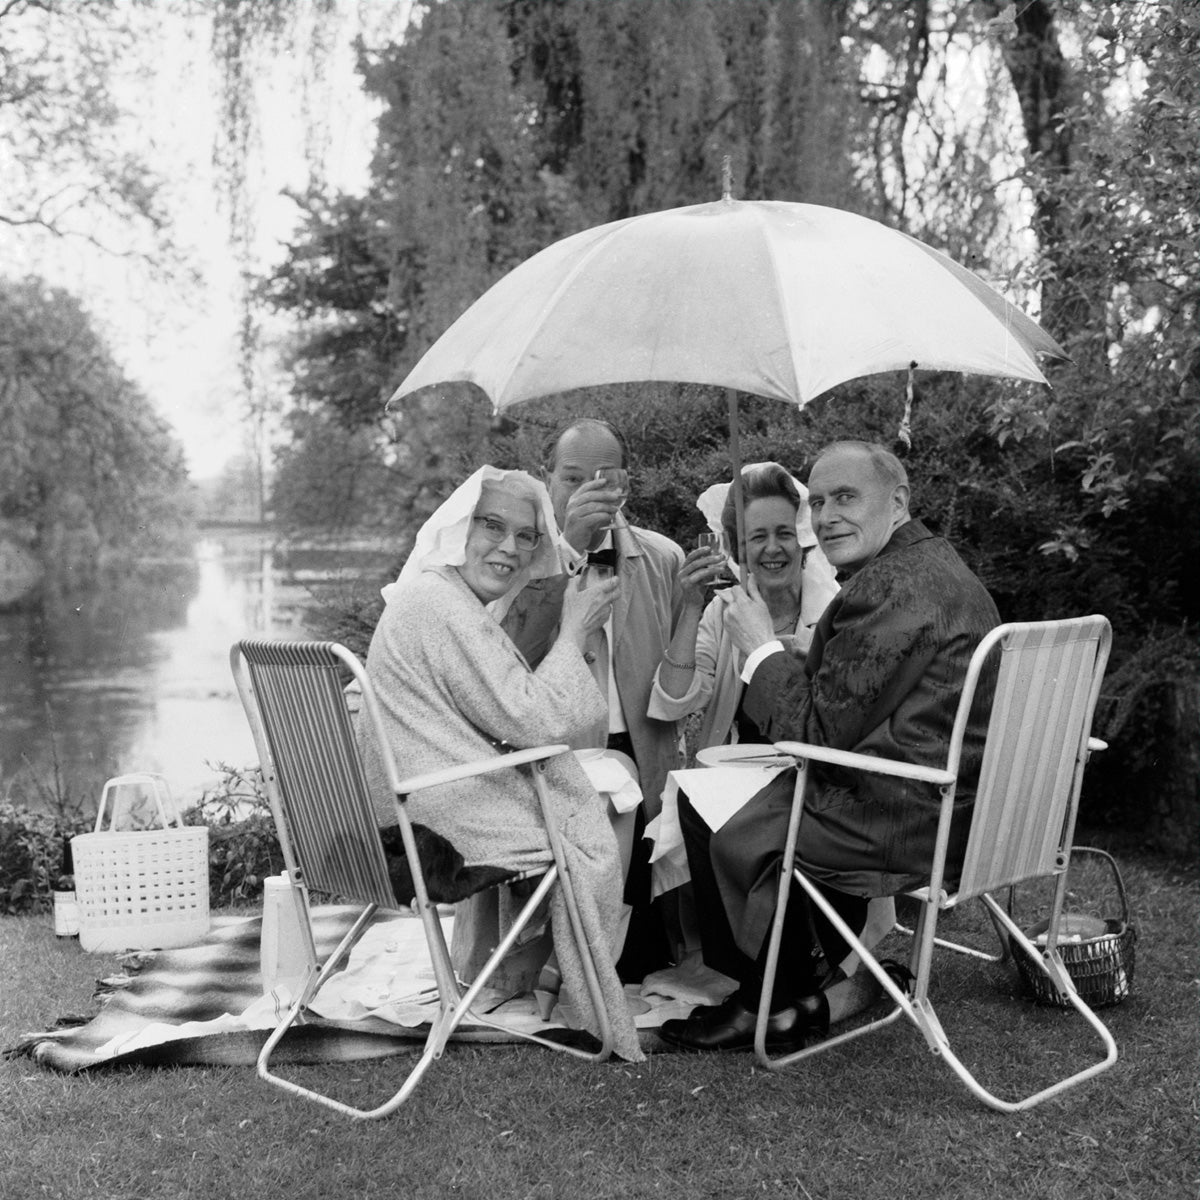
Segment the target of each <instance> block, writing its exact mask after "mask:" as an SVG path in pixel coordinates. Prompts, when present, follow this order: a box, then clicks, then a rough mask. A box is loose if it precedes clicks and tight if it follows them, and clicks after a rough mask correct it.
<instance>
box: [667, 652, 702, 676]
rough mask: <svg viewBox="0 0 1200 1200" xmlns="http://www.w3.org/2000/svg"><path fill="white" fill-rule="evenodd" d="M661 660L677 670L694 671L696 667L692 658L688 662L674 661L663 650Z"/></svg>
mask: <svg viewBox="0 0 1200 1200" xmlns="http://www.w3.org/2000/svg"><path fill="white" fill-rule="evenodd" d="M663 662H665V663H666V664H667V666H669V667H674V668H675V669H676V670H677V671H694V670H695V669H696V663H695V661H694V660H693V661H692V662H688V663H679V662H676V661H675V660H674V659H673V658H672V657H671V656H670V655H669V654H668V653H667V652H666V651H665V650H664V651H663Z"/></svg>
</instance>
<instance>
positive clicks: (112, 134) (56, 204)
mask: <svg viewBox="0 0 1200 1200" xmlns="http://www.w3.org/2000/svg"><path fill="white" fill-rule="evenodd" d="M140 8H141V5H139V4H137V3H133V4H128V5H125V6H124V7H118V6H116V5H113V4H112V3H111V0H6V2H5V3H3V4H0V179H3V180H4V187H3V191H2V192H0V225H2V226H8V227H9V229H10V230H15V231H23V232H25V233H27V234H31V235H36V234H42V235H53V236H56V237H76V238H81V239H86V240H88V241H90V242H93V243H95V244H97V245H99V246H101V247H102V248H103V249H105V250H108V251H110V252H112V253H118V254H129V253H142V254H145V255H147V256H149V255H151V254H152V253H153V252H154V251H156V250H157V251H162V250H163V249H164V247H165V246H167V245H168V244H169V236H168V232H169V231H168V229H167V223H166V218H165V214H164V211H163V209H162V206H161V204H160V202H159V197H158V192H159V187H160V183H159V180H158V179H157V178H156V177H155V175H154V172H153V170H152V169H151V167H150V165H149V163H148V162H147V161H146V159H145V157H144V156H143V155H142V153H141V152H140V150H139V148H137V147H136V146H131V145H130V143H129V141H128V139H126V138H123V137H122V136H121V126H122V121H123V120H124V117H125V116H126V112H125V110H124V108H123V106H122V102H121V100H120V97H119V95H118V88H117V82H118V76H119V75H120V72H121V69H122V64H123V63H124V61H125V60H126V59H127V58H128V57H130V56H131V54H132V52H133V48H134V46H135V44H136V39H137V36H138V26H137V22H136V20H135V17H136V15H137V13H138V11H139V9H140Z"/></svg>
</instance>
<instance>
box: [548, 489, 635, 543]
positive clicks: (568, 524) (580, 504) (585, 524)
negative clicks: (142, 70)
mask: <svg viewBox="0 0 1200 1200" xmlns="http://www.w3.org/2000/svg"><path fill="white" fill-rule="evenodd" d="M623 498H624V493H623V492H622V491H621V490H620V489H619V488H614V487H610V486H609V485H608V484H607V483H606V482H605V481H604V480H603V479H589V480H587V481H586V482H584V483H581V484H580V485H579V486H578V487H577V488H576V489H575V491H574V492H572V493H571V498H570V499H569V500H568V501H567V511H566V514H565V519H564V520H563V530H562V532H563V537H564V538H566V540H567V544H568V545H569V546H570V547H571V548H572V549H573V550H575V551H576V552H577V553H579V554H585V553H586V552H587V551H588V550H592V549H595V547H596V546H598V545H599V544H600V542H601V540H602V538H603V535H604V531H605V530H606V529H608V527H609V526H610V525H611V524H612V522H613V517H614V516H615V515H616V512H617V509H619V508H620V507H621V501H622V499H623Z"/></svg>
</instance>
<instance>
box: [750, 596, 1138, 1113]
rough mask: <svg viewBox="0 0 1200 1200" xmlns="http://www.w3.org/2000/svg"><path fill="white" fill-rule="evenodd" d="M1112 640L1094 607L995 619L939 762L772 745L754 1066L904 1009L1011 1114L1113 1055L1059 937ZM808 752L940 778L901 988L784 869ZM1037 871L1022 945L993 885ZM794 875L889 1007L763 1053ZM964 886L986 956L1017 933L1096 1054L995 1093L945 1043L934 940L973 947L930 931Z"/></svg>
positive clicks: (815, 1048)
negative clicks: (1034, 919)
mask: <svg viewBox="0 0 1200 1200" xmlns="http://www.w3.org/2000/svg"><path fill="white" fill-rule="evenodd" d="M1111 640H1112V630H1111V628H1110V626H1109V623H1108V621H1107V619H1106V618H1104V617H1100V616H1091V617H1079V618H1076V619H1074V620H1066V621H1039V622H1031V623H1025V624H1010V625H1002V626H1000V627H999V628H997V629H994V630H993V631H992V632H991V633H990V634H988V636H987V637H986V638H984V639H983V641H982V642H981V643H980V644H979V646H978V648H977V649H976V651H975V653H974V655H973V657H972V659H971V664H970V668H969V669H968V672H967V677H966V680H965V682H964V685H963V692H962V697H961V699H960V701H959V705H958V711H957V717H956V720H955V723H954V728H953V732H952V735H951V739H950V744H949V747H948V749H947V755H946V766H945V768H944V769H929V768H924V767H918V766H913V765H912V764H908V763H899V762H892V761H890V760H887V759H881V758H874V757H866V756H864V755H860V754H852V753H847V752H846V751H841V750H831V749H827V748H824V747H820V746H811V745H807V744H804V743H801V742H779V743H776V747H775V748H776V749H777V750H779V751H781V752H783V753H786V754H790V755H792V756H794V757H795V758H796V760H797V766H798V770H797V776H796V788H795V793H794V799H793V803H792V813H791V819H790V823H789V827H788V834H787V840H786V843H785V848H784V856H783V863H782V868H781V870H782V874H781V878H780V888H779V898H778V902H777V906H776V911H775V919H774V922H773V924H772V929H771V937H770V942H769V944H768V957H767V963H766V970H765V972H764V977H765V986H764V988H763V994H762V1004H761V1007H760V1009H759V1019H758V1026H757V1031H756V1044H755V1049H756V1053H757V1055H758V1059H759V1061H760V1062H761V1063H762V1064H763V1066H765V1067H767V1068H768V1069H770V1070H778V1069H780V1068H782V1067H785V1066H787V1065H789V1064H791V1063H794V1062H796V1061H797V1060H799V1059H801V1058H805V1057H808V1056H809V1055H812V1054H816V1053H820V1052H821V1051H824V1050H828V1049H830V1048H832V1047H833V1046H837V1045H841V1044H842V1043H844V1042H847V1041H850V1040H851V1039H853V1038H857V1037H861V1036H862V1035H864V1034H866V1033H869V1032H871V1031H872V1030H875V1029H878V1028H879V1027H881V1026H883V1025H887V1024H890V1023H891V1022H892V1021H894V1020H896V1019H897V1018H898V1017H900V1016H905V1017H907V1018H908V1019H909V1020H910V1021H911V1022H912V1023H913V1024H914V1025H915V1026H916V1027H917V1028H918V1029H919V1030H920V1031H921V1033H922V1034H923V1035H924V1037H925V1040H926V1042H927V1044H928V1046H929V1048H930V1050H931V1051H932V1052H933V1053H934V1054H936V1055H939V1056H940V1057H941V1058H943V1059H944V1060H945V1061H946V1062H947V1063H948V1064H949V1066H950V1067H951V1068H952V1069H953V1070H954V1072H955V1073H956V1074H957V1075H958V1076H959V1078H960V1079H961V1080H962V1081H963V1083H965V1084H966V1086H967V1087H968V1088H969V1089H970V1090H971V1092H972V1093H973V1094H974V1095H975V1096H976V1097H978V1098H979V1099H980V1100H982V1101H983V1102H984V1103H985V1104H987V1105H989V1106H990V1107H992V1108H995V1109H999V1110H1000V1111H1002V1112H1015V1111H1017V1110H1019V1109H1025V1108H1030V1107H1032V1106H1033V1105H1035V1104H1038V1103H1040V1102H1041V1101H1043V1100H1045V1099H1047V1098H1048V1097H1050V1096H1054V1095H1057V1094H1058V1093H1060V1092H1063V1091H1065V1090H1066V1089H1067V1088H1070V1087H1073V1086H1075V1085H1076V1084H1079V1083H1082V1082H1083V1081H1084V1080H1085V1079H1090V1078H1091V1077H1092V1076H1094V1075H1097V1074H1099V1073H1100V1072H1101V1071H1104V1070H1106V1069H1107V1068H1109V1067H1111V1066H1112V1065H1113V1063H1115V1062H1116V1060H1117V1047H1116V1043H1115V1042H1114V1041H1113V1038H1112V1035H1111V1034H1110V1033H1109V1031H1108V1029H1107V1028H1106V1027H1105V1026H1104V1024H1103V1023H1102V1022H1101V1021H1100V1019H1099V1018H1098V1017H1097V1016H1096V1014H1095V1013H1094V1012H1093V1011H1092V1010H1091V1008H1090V1007H1089V1006H1088V1005H1087V1004H1086V1003H1085V1002H1084V1001H1083V1000H1082V999H1081V998H1080V996H1079V994H1078V992H1077V990H1076V988H1075V985H1074V983H1073V982H1072V980H1071V977H1070V975H1069V974H1068V972H1067V969H1066V967H1065V965H1064V963H1063V960H1062V957H1061V955H1060V953H1059V950H1058V948H1057V943H1058V938H1059V925H1060V919H1061V916H1062V909H1063V901H1064V898H1065V894H1066V886H1067V868H1068V866H1069V864H1070V857H1071V843H1072V839H1073V837H1074V832H1075V817H1076V813H1077V811H1078V807H1079V791H1080V787H1081V785H1082V781H1083V770H1084V767H1085V765H1086V763H1087V760H1088V756H1089V754H1090V752H1091V751H1093V750H1103V749H1105V743H1104V742H1102V741H1100V740H1098V739H1096V738H1093V737H1091V736H1090V733H1091V726H1092V715H1093V713H1094V711H1095V708H1096V701H1097V698H1098V696H1099V693H1100V682H1101V679H1102V678H1103V675H1104V669H1105V666H1106V664H1107V662H1108V653H1109V646H1110V643H1111ZM997 658H998V663H997ZM985 671H986V672H988V673H990V672H992V671H995V681H996V683H995V694H994V699H993V701H992V707H991V716H990V719H989V723H988V729H987V741H986V744H985V747H984V754H983V762H982V766H981V769H980V778H979V787H978V791H977V794H976V800H975V806H974V810H973V813H972V818H971V828H970V833H969V835H968V841H967V847H966V856H965V859H964V862H963V867H962V872H961V875H960V877H959V878H958V880H957V881H948V880H947V879H946V850H947V846H948V844H949V837H950V820H951V815H952V811H953V804H954V794H955V788H956V785H957V782H958V770H959V761H960V756H961V753H962V743H963V736H964V733H965V730H966V727H967V721H968V717H969V715H970V712H971V707H972V704H973V702H974V700H975V693H976V689H977V686H978V684H979V682H980V678H981V675H983V674H984V672H985ZM809 762H823V763H831V764H835V765H837V766H840V767H849V768H853V769H858V770H863V771H872V772H875V773H877V774H884V775H891V776H894V777H896V778H900V779H915V780H923V781H926V782H929V783H933V784H936V785H937V786H938V788H939V789H940V792H941V797H942V801H941V814H940V824H939V827H938V835H937V842H936V848H935V852H934V861H933V864H932V868H931V871H930V877H929V883H928V885H927V886H925V887H922V888H919V889H916V890H914V891H911V892H907V893H906V895H908V896H910V897H912V898H913V899H914V900H916V901H917V902H918V903H919V905H920V918H919V920H918V922H917V926H916V930H915V935H914V937H913V942H912V953H911V958H910V961H909V969H910V970H911V972H912V975H913V980H912V983H911V988H906V987H903V986H902V985H901V984H900V983H899V982H898V981H897V980H896V979H895V978H894V977H893V975H892V974H891V973H889V971H888V970H887V969H885V968H884V967H883V966H881V964H880V963H879V961H878V960H877V959H876V957H875V956H874V955H873V954H872V953H871V951H870V950H868V949H867V947H866V946H864V945H863V944H862V942H861V941H860V940H859V939H858V938H857V937H855V936H854V934H853V932H852V931H851V930H850V929H849V927H848V926H847V925H846V923H845V922H844V921H843V920H842V919H841V917H840V916H838V914H837V913H836V912H834V910H833V909H832V907H831V906H830V904H829V902H828V901H827V900H826V899H825V897H824V896H823V895H822V894H821V892H820V891H819V890H818V889H817V888H816V887H815V886H814V884H813V883H812V881H811V880H809V879H808V878H807V877H806V876H804V875H803V873H802V872H800V871H799V870H797V869H796V867H795V857H796V839H797V833H798V831H799V828H800V818H801V813H802V811H803V807H804V791H805V785H806V781H807V767H808V763H809ZM1036 879H1052V880H1054V894H1053V900H1052V904H1051V913H1050V920H1049V928H1048V930H1047V933H1046V942H1045V945H1044V946H1041V945H1038V946H1034V945H1033V943H1032V942H1031V941H1030V940H1029V938H1028V937H1027V936H1026V935H1025V933H1023V932H1022V931H1021V929H1020V928H1019V927H1018V926H1017V924H1016V923H1015V922H1014V921H1013V919H1012V917H1011V915H1010V914H1009V912H1008V911H1006V909H1005V908H1004V907H1002V906H1001V905H1000V904H999V903H998V902H997V901H996V899H995V898H994V896H993V893H995V892H998V891H1000V890H1002V889H1005V888H1009V887H1011V886H1012V885H1014V884H1017V883H1021V882H1023V881H1026V880H1036ZM948 882H953V889H952V890H950V891H948V890H947V887H946V885H947V883H948ZM793 884H799V885H800V886H801V887H802V888H803V889H804V890H805V892H806V893H807V894H808V896H809V897H810V899H811V900H812V902H813V904H815V905H817V906H818V907H819V908H820V909H821V911H822V912H823V913H824V914H825V916H826V917H827V918H828V919H829V920H830V922H831V923H832V924H833V925H834V926H835V928H837V930H838V931H839V932H840V933H841V934H842V936H843V937H844V938H845V939H846V940H847V942H848V943H849V944H850V945H851V946H852V947H853V948H854V949H855V950H856V951H857V952H858V954H859V955H860V956H861V958H862V961H863V963H864V964H865V965H866V967H867V968H868V969H869V970H870V971H871V973H872V974H873V975H874V976H875V978H876V979H878V980H879V983H880V984H881V986H882V987H883V988H884V990H885V991H886V992H887V994H888V996H889V997H890V998H891V1000H892V1001H893V1003H894V1007H893V1008H892V1010H891V1011H890V1012H889V1013H888V1014H887V1015H886V1016H883V1017H881V1018H879V1019H878V1020H874V1021H871V1022H869V1023H866V1024H863V1025H860V1026H857V1027H855V1028H852V1029H849V1030H847V1031H846V1032H844V1033H842V1034H840V1035H838V1036H835V1037H832V1038H829V1039H827V1040H825V1041H823V1042H819V1043H817V1044H815V1045H812V1046H807V1047H805V1048H804V1049H803V1050H799V1051H796V1052H793V1053H790V1054H786V1055H781V1056H779V1057H772V1056H770V1055H768V1054H767V1051H766V1028H767V1015H768V1013H769V1008H770V1002H771V988H772V986H773V984H774V980H775V971H776V965H777V963H778V960H779V946H780V943H781V940H782V936H783V921H784V914H785V912H786V909H787V900H788V893H789V890H790V888H791V887H792V886H793ZM973 898H978V899H979V900H981V901H982V902H983V903H984V904H985V905H986V906H987V911H988V915H989V916H990V917H991V919H992V923H993V924H994V926H995V927H996V930H997V932H998V933H999V934H1000V939H1001V952H1000V953H999V954H997V955H995V956H991V955H987V954H980V955H979V956H980V957H983V958H990V959H992V961H998V960H999V959H1001V958H1003V957H1004V956H1005V954H1006V953H1007V951H1008V949H1009V947H1010V944H1013V943H1015V944H1016V945H1017V946H1019V947H1021V948H1023V949H1024V950H1025V951H1026V952H1027V953H1028V954H1029V956H1030V959H1031V961H1032V962H1033V963H1036V964H1037V965H1038V967H1040V969H1041V970H1042V971H1044V972H1045V974H1046V976H1047V977H1048V978H1049V980H1050V983H1051V985H1052V987H1053V988H1054V989H1056V990H1057V995H1058V996H1059V997H1061V999H1062V1001H1063V1007H1068V1006H1069V1007H1072V1008H1074V1009H1075V1010H1076V1011H1077V1012H1079V1013H1080V1014H1081V1015H1082V1016H1083V1017H1084V1019H1085V1020H1086V1021H1087V1022H1088V1024H1089V1025H1090V1026H1091V1027H1092V1029H1093V1030H1094V1031H1095V1032H1096V1034H1097V1035H1099V1037H1100V1040H1101V1042H1102V1043H1103V1046H1104V1058H1103V1060H1102V1061H1098V1062H1093V1063H1092V1064H1090V1065H1088V1066H1086V1067H1084V1068H1083V1069H1081V1070H1079V1071H1077V1072H1075V1073H1074V1074H1070V1075H1067V1076H1065V1077H1064V1078H1061V1079H1059V1080H1058V1081H1056V1082H1055V1083H1053V1084H1051V1085H1050V1086H1048V1087H1045V1088H1042V1089H1041V1090H1039V1091H1035V1092H1032V1093H1031V1094H1029V1095H1026V1096H1024V1097H1022V1098H1020V1099H1016V1100H1005V1099H1001V1098H1000V1097H998V1096H996V1095H994V1094H993V1093H992V1092H990V1091H989V1090H988V1089H987V1088H986V1087H984V1086H983V1085H982V1084H981V1083H980V1082H979V1081H978V1080H977V1079H976V1077H975V1076H974V1075H973V1074H972V1073H971V1071H970V1070H968V1068H967V1067H966V1066H965V1065H964V1064H963V1063H962V1061H960V1059H959V1058H958V1056H957V1055H956V1054H955V1053H954V1051H953V1050H952V1049H951V1047H950V1042H949V1039H948V1037H947V1036H946V1033H945V1030H944V1028H943V1026H942V1023H941V1021H940V1020H939V1019H938V1016H937V1013H936V1011H935V1009H934V1006H933V1002H932V1001H931V1000H930V998H929V992H930V984H931V978H932V973H933V963H934V953H933V952H934V947H935V945H940V946H947V947H950V948H951V949H954V950H959V951H965V952H967V953H979V952H978V951H975V950H972V949H971V948H969V947H966V946H962V945H959V944H957V943H954V942H947V941H942V940H941V939H939V938H937V937H936V936H935V933H936V930H937V920H938V914H939V913H940V912H943V911H945V910H948V909H952V908H954V907H955V906H956V905H959V904H961V903H962V902H963V901H965V900H969V899H973ZM1039 940H1040V939H1039Z"/></svg>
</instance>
